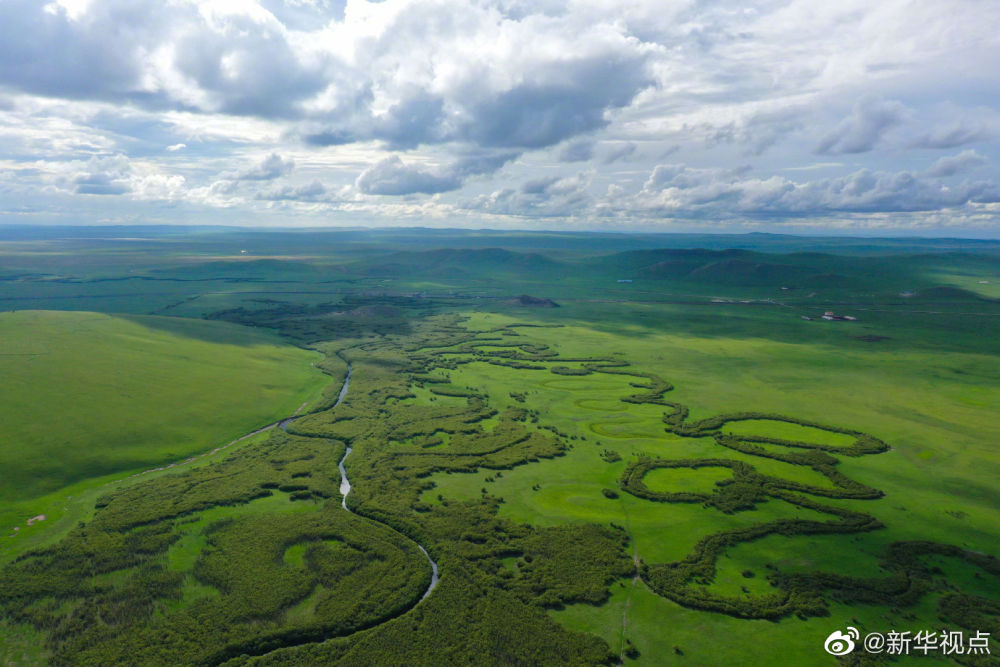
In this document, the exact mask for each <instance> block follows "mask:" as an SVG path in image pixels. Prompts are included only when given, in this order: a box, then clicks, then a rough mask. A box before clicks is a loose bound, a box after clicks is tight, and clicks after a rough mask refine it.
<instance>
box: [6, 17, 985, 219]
mask: <svg viewBox="0 0 1000 667" xmlns="http://www.w3.org/2000/svg"><path fill="white" fill-rule="evenodd" d="M141 4H142V3H139V4H136V2H135V0H102V1H101V2H93V1H88V0H58V2H48V3H46V2H42V3H39V2H34V1H33V0H7V1H6V2H2V3H0V41H2V43H3V44H4V48H3V50H2V51H3V52H2V53H0V90H2V97H0V161H3V163H4V164H7V163H9V164H11V165H13V167H11V171H10V172H9V173H6V174H4V180H3V182H4V190H3V191H2V192H0V209H8V210H9V209H12V208H14V207H15V206H16V205H17V204H18V202H19V200H20V199H23V198H24V197H25V196H26V194H30V193H35V194H36V195H38V196H39V197H44V196H45V195H46V193H49V192H52V191H57V192H59V193H61V194H60V195H59V196H66V197H73V196H79V197H82V198H87V199H86V201H88V202H92V203H93V205H94V206H95V207H96V206H97V204H98V203H100V205H101V206H103V207H105V208H108V209H113V207H115V206H118V205H119V202H132V204H131V205H132V207H133V209H130V210H134V207H135V206H138V204H137V202H141V201H154V200H169V201H173V200H185V201H189V202H193V203H197V204H206V205H209V206H212V207H220V208H226V209H232V211H233V212H232V213H231V216H232V217H231V218H226V219H229V220H233V221H238V220H239V216H240V214H241V212H246V211H253V210H260V209H261V208H262V207H266V206H271V205H274V206H281V204H280V202H294V203H295V204H296V206H297V205H298V204H302V205H303V207H304V206H305V205H307V204H308V205H315V207H316V208H322V207H327V208H326V210H327V212H328V213H330V214H331V216H332V215H333V214H334V213H335V212H345V211H350V212H357V211H359V210H362V209H363V210H364V211H366V212H369V213H371V214H372V215H379V216H386V217H385V218H384V220H385V222H387V223H391V222H392V220H394V219H398V220H415V219H416V216H419V215H434V216H437V217H436V219H441V216H443V215H452V216H454V215H460V216H466V218H461V219H469V220H470V223H469V224H473V225H475V224H477V222H476V221H475V220H472V218H471V216H475V215H481V216H485V219H488V220H490V221H491V222H495V221H497V220H500V219H501V218H502V217H503V216H515V217H517V218H518V219H527V218H530V217H532V216H534V217H544V218H551V217H553V216H565V217H572V218H573V219H574V220H577V219H580V220H582V219H584V218H587V217H588V216H589V219H591V220H600V219H611V218H614V219H616V220H617V219H619V218H622V219H624V218H628V219H630V220H633V221H636V224H639V222H641V221H643V220H645V221H648V222H649V224H655V221H656V220H658V219H660V217H661V216H663V215H675V214H676V215H692V216H695V217H696V218H698V219H701V220H708V219H709V216H710V215H717V216H720V218H719V219H722V220H732V219H735V217H736V216H740V215H746V216H762V217H764V216H771V217H772V218H775V219H779V218H781V219H784V217H785V216H790V215H815V216H818V217H819V218H823V219H825V220H830V219H832V217H833V216H835V215H851V216H858V217H860V216H866V215H867V216H871V217H872V218H873V219H874V217H875V216H896V217H895V219H897V220H902V219H903V217H900V216H904V214H909V213H912V212H914V211H928V213H927V214H926V216H925V217H924V218H923V219H924V220H929V219H930V217H929V216H931V213H930V212H934V215H936V216H938V217H937V218H936V219H937V220H939V221H942V220H945V218H946V216H947V215H953V216H956V218H958V217H961V218H962V219H964V220H969V219H971V218H970V217H969V215H971V214H969V210H970V209H971V208H976V210H977V213H976V216H978V217H977V218H976V220H978V221H979V223H981V224H988V223H987V222H983V221H988V220H993V219H994V217H991V216H996V215H997V213H998V210H997V209H996V208H995V207H992V208H991V206H992V205H990V204H988V203H987V202H988V201H989V200H990V199H991V197H992V194H991V193H993V192H995V189H996V184H997V183H998V182H1000V171H998V167H997V164H998V157H1000V145H998V137H1000V113H998V112H997V111H996V109H997V108H998V106H1000V105H998V100H1000V80H998V79H997V77H996V74H995V71H994V70H995V65H994V63H995V62H997V61H998V60H1000V36H998V35H1000V7H998V6H995V5H994V4H991V3H980V4H978V5H977V6H976V8H975V11H969V10H968V3H967V2H965V1H964V0H884V1H883V2H880V3H871V2H868V1H867V0H842V1H841V2H837V3H820V4H817V3H815V2H814V1H812V0H783V1H782V2H772V1H771V0H757V1H753V2H747V3H742V4H739V5H735V4H733V3H719V2H675V3H662V2H655V1H654V0H629V2H625V3H620V2H619V3H613V2H604V1H601V2H587V3H555V2H534V3H532V2H523V1H520V0H514V1H508V0H481V1H479V0H476V1H475V2H443V1H442V0H385V1H383V2H374V1H371V2H369V1H367V0H350V1H348V2H343V1H340V0H245V1H241V2H234V1H231V0H211V1H206V2H197V1H195V0H173V1H171V2H168V3H160V4H157V5H155V6H154V5H142V6H141V7H140V5H141ZM109 35H114V38H113V39H110V38H109V37H108V36H109ZM972 146H974V147H975V149H976V150H975V151H974V152H972V151H968V150H965V151H962V152H959V153H958V154H957V155H951V156H947V157H942V153H934V151H945V150H951V149H956V150H961V148H962V147H972ZM952 152H954V151H952ZM817 153H819V154H823V155H836V156H843V157H838V158H836V160H837V161H836V162H835V161H833V160H824V161H823V162H822V163H819V164H817V158H816V154H817ZM668 156H669V157H668ZM938 158H940V159H938ZM935 159H938V161H937V162H935V163H934V164H933V165H932V166H930V167H928V168H927V169H925V170H924V171H919V170H918V168H917V167H914V164H918V165H927V164H930V163H931V162H932V161H933V160H935ZM667 161H669V162H671V163H675V164H674V165H673V166H670V165H662V164H660V163H663V162H667ZM557 162H561V163H563V164H562V165H560V164H558V163H557ZM565 163H581V164H586V167H587V169H588V171H586V172H585V173H584V174H582V175H580V174H577V175H575V176H574V175H569V176H567V175H565V174H562V173H557V172H558V170H559V169H560V168H565V166H566V164H565ZM744 163H747V164H750V165H752V166H753V170H752V171H746V170H740V169H738V168H735V166H736V165H740V164H744ZM657 167H658V168H657ZM811 170H816V173H815V174H813V175H814V176H816V178H814V179H812V180H801V181H799V180H790V179H789V178H787V176H788V175H790V174H796V175H797V176H803V177H805V176H806V175H808V172H810V171H811ZM819 176H823V178H819ZM963 179H964V180H963ZM286 181H287V182H286ZM644 183H645V187H644V185H643V184H644ZM942 183H947V185H944V184H942ZM74 193H79V194H78V195H75V194H74ZM98 195H104V196H102V197H98ZM421 195H428V196H421ZM395 198H398V199H395ZM289 206H290V207H291V206H292V205H291V204H289ZM352 207H354V208H352ZM69 208H72V207H69ZM293 208H294V207H293ZM442 211H445V212H446V213H442ZM456 212H460V213H456ZM108 216H109V217H114V214H113V211H111V212H109V213H108ZM206 221H211V222H215V221H216V218H214V217H212V218H210V219H209V220H206ZM329 221H330V222H331V223H335V222H336V218H335V217H331V218H329ZM595 224H596V223H595ZM831 224H832V223H831ZM940 224H942V225H943V224H944V222H941V223H940ZM977 224H978V223H977Z"/></svg>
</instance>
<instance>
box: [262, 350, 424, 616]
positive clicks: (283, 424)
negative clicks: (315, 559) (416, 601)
mask: <svg viewBox="0 0 1000 667" xmlns="http://www.w3.org/2000/svg"><path fill="white" fill-rule="evenodd" d="M352 372H353V369H352V368H351V364H349V363H348V364H347V377H346V378H344V386H343V387H341V388H340V395H339V396H337V402H336V403H334V404H333V407H334V408H335V407H337V406H338V405H340V404H341V402H343V400H344V397H345V396H347V390H348V389H349V388H350V386H351V373H352ZM303 416H305V415H293V416H291V417H286V418H285V419H282V420H281V421H280V422H278V427H279V428H280V429H281V430H282V431H285V432H286V433H287V432H288V425H289V424H291V423H292V422H294V421H295V420H297V419H299V418H301V417H303ZM352 451H354V450H353V449H352V448H351V447H348V448H347V449H346V450H345V451H344V455H343V456H342V457H341V458H340V462H339V463H338V464H337V467H338V468H340V495H341V496H343V499H342V500H341V501H340V504H341V506H342V507H343V508H344V509H345V510H347V511H348V512H350V513H351V514H355V515H357V516H361V515H359V514H358V513H357V512H355V511H354V510H352V509H351V508H350V507H348V506H347V494H349V493H350V492H351V480H349V479H348V478H347V469H346V468H344V461H346V460H347V457H348V456H350V454H351V452H352ZM366 518H367V517H366ZM369 521H375V522H376V523H380V524H382V525H383V526H385V527H386V528H388V529H390V530H392V531H393V532H395V533H398V534H400V535H402V536H403V537H405V538H406V539H408V540H410V541H411V542H413V543H414V544H416V545H417V548H418V549H420V552H421V553H422V554H423V555H424V557H425V558H426V559H427V562H428V563H430V566H431V583H430V585H428V586H427V590H426V591H424V594H423V596H422V597H421V598H420V599H421V600H425V599H426V598H427V596H428V595H430V594H431V591H433V590H434V588H435V587H436V586H437V585H438V579H439V577H438V565H437V563H436V562H434V559H433V558H431V555H430V554H429V553H427V549H425V548H424V545H422V544H420V543H419V542H417V541H416V540H414V539H413V538H411V537H410V536H409V535H405V534H403V533H400V532H399V531H398V530H396V529H395V528H393V527H392V526H390V525H388V524H386V523H382V522H381V521H378V520H376V519H369Z"/></svg>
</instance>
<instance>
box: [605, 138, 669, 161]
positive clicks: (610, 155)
mask: <svg viewBox="0 0 1000 667" xmlns="http://www.w3.org/2000/svg"><path fill="white" fill-rule="evenodd" d="M679 148H680V146H676V147H675V150H677V149H679ZM635 151H636V145H635V144H633V143H632V142H631V141H629V142H626V143H623V144H621V145H619V146H614V147H612V148H611V150H608V151H606V152H605V153H604V154H603V155H602V156H601V163H602V164H612V163H614V162H618V161H619V160H627V159H629V158H630V157H632V156H633V155H635Z"/></svg>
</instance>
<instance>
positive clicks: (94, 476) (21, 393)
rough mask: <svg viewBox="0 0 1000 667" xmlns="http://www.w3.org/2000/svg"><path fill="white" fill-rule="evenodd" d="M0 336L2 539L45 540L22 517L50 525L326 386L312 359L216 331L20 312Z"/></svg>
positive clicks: (38, 527)
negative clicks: (108, 484) (91, 495)
mask: <svg viewBox="0 0 1000 667" xmlns="http://www.w3.org/2000/svg"><path fill="white" fill-rule="evenodd" d="M0 339H2V340H3V341H4V346H3V353H0V376H2V377H3V383H2V384H0V424H2V426H0V507H2V511H0V525H2V526H3V530H2V532H3V539H4V542H8V541H24V540H30V539H31V538H30V536H29V533H34V532H37V531H42V532H44V529H45V528H47V525H46V524H43V523H41V522H39V523H37V524H35V525H32V526H27V525H26V524H25V519H27V518H30V517H33V516H37V515H40V514H45V515H46V516H47V517H48V518H47V520H48V521H49V524H48V525H51V523H52V522H53V521H58V519H59V517H60V515H61V514H62V513H63V512H64V511H65V508H66V507H67V505H68V501H69V500H71V499H72V498H71V497H72V496H74V495H77V494H80V493H82V492H84V491H85V490H86V489H87V488H89V487H91V486H93V484H94V483H95V480H103V481H107V480H108V479H112V478H114V477H115V476H118V477H121V476H125V475H126V474H128V473H132V472H136V471H139V470H143V469H146V468H152V467H158V466H162V465H165V464H170V463H175V462H180V461H182V460H184V459H187V458H188V457H190V456H192V455H195V454H200V453H202V452H205V451H207V450H209V449H212V448H213V447H217V446H220V445H224V444H226V443H227V442H229V441H230V440H232V439H234V438H236V437H239V436H241V435H243V434H244V433H247V432H248V431H250V430H252V429H253V428H256V427H259V426H263V425H265V424H267V423H270V422H273V421H275V420H276V419H278V418H280V417H283V416H286V415H288V414H291V413H293V412H295V411H296V410H297V409H298V408H299V407H300V406H302V405H303V404H304V403H308V402H310V401H314V400H316V399H317V398H318V397H319V396H320V393H321V391H322V388H323V387H324V386H325V385H327V384H329V382H330V378H328V377H326V376H325V375H323V374H322V373H320V372H319V370H318V369H317V368H314V367H313V366H312V365H311V364H312V363H313V362H315V361H317V360H319V359H321V358H322V357H321V356H320V355H319V354H316V353H315V352H310V351H307V350H302V349H299V348H296V347H293V346H290V345H288V344H287V343H285V342H283V341H281V340H280V339H278V338H276V337H274V336H273V335H271V334H267V333H263V332H258V331H253V330H248V329H246V328H243V327H238V326H235V325H231V324H227V323H218V322H204V321H198V320H180V319H174V318H163V317H150V316H128V317H121V316H111V315H105V314H100V313H85V312H84V313H81V312H56V311H19V312H16V313H4V314H0ZM14 526H18V527H19V528H20V531H19V532H20V534H19V535H16V536H14V537H11V533H12V528H13V527H14ZM6 546H7V545H5V547H6Z"/></svg>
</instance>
